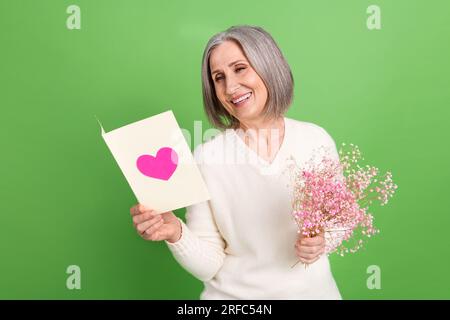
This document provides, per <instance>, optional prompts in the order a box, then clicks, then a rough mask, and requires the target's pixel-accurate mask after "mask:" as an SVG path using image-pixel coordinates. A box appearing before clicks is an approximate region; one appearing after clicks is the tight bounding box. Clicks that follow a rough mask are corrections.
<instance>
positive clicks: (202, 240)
mask: <svg viewBox="0 0 450 320" xmlns="http://www.w3.org/2000/svg"><path fill="white" fill-rule="evenodd" d="M194 154H195V156H196V160H197V159H198V156H199V150H198V149H197V150H196V152H195V153H194ZM199 167H200V171H202V166H201V165H200V166H199ZM179 220H180V223H181V237H180V239H179V240H178V241H177V242H174V243H171V242H168V241H165V242H166V244H167V246H168V248H169V249H170V251H171V252H172V254H173V256H174V258H175V260H177V261H178V263H179V264H180V265H181V266H182V267H183V268H184V269H186V270H187V271H188V272H189V273H191V274H192V275H193V276H195V277H196V278H198V279H200V280H201V281H209V280H211V279H212V278H213V277H214V275H215V274H216V273H217V271H219V269H220V268H221V267H222V264H223V261H224V258H225V252H224V249H225V241H224V239H223V237H222V235H221V234H220V232H219V230H218V227H217V225H216V221H215V219H214V214H213V212H212V208H211V203H210V201H209V200H208V201H204V202H201V203H197V204H194V205H191V206H188V207H187V208H186V223H184V222H183V221H182V220H181V219H179Z"/></svg>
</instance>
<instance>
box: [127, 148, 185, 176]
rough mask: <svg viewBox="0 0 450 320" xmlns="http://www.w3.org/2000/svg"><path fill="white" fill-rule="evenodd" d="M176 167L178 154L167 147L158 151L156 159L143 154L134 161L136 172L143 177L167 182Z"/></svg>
mask: <svg viewBox="0 0 450 320" xmlns="http://www.w3.org/2000/svg"><path fill="white" fill-rule="evenodd" d="M177 165H178V154H177V153H176V152H175V150H173V149H172V148H169V147H164V148H161V149H159V150H158V152H157V153H156V157H154V156H151V155H148V154H144V155H141V156H139V158H138V159H137V161H136V166H137V168H138V170H139V171H140V172H141V173H142V174H143V175H145V176H147V177H151V178H155V179H161V180H166V181H167V180H169V179H170V177H171V176H172V174H173V173H174V172H175V169H176V168H177Z"/></svg>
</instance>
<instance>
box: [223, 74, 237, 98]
mask: <svg viewBox="0 0 450 320" xmlns="http://www.w3.org/2000/svg"><path fill="white" fill-rule="evenodd" d="M239 87H240V85H239V83H238V82H237V81H236V79H235V78H234V77H228V78H227V81H226V94H227V95H228V96H230V97H231V96H232V95H233V94H234V93H235V92H236V90H237V89H238V88H239Z"/></svg>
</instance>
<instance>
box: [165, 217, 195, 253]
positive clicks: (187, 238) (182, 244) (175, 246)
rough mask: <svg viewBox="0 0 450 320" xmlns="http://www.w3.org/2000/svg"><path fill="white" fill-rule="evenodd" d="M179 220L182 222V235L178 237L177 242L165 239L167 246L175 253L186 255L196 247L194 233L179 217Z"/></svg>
mask: <svg viewBox="0 0 450 320" xmlns="http://www.w3.org/2000/svg"><path fill="white" fill-rule="evenodd" d="M178 220H179V221H180V223H181V237H180V239H178V241H177V242H173V243H172V242H169V241H167V240H165V242H166V244H167V246H168V247H169V249H170V250H171V251H172V253H173V254H174V255H177V256H179V257H184V256H186V255H188V252H189V251H190V250H192V248H193V247H194V239H195V237H194V235H193V234H192V232H191V230H189V228H188V227H187V226H186V224H185V223H184V222H183V220H181V219H180V218H178Z"/></svg>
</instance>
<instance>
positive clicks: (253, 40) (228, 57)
mask: <svg viewBox="0 0 450 320" xmlns="http://www.w3.org/2000/svg"><path fill="white" fill-rule="evenodd" d="M202 82H203V101H204V107H205V111H206V114H207V116H208V118H209V120H210V122H211V123H212V124H213V125H214V126H215V127H216V128H219V129H222V130H221V131H220V133H219V134H218V135H216V136H215V137H214V138H213V139H211V140H209V141H208V142H205V143H203V144H201V145H200V146H197V147H196V149H195V151H194V156H195V159H196V160H197V163H198V165H199V168H200V171H201V173H202V176H203V178H204V180H205V182H206V184H207V186H208V190H209V192H210V196H211V199H210V200H208V201H206V202H203V203H199V204H195V205H192V206H189V207H187V209H186V223H184V222H183V221H182V220H181V219H179V218H177V217H176V216H175V215H174V214H173V213H172V212H165V213H162V214H156V213H155V212H154V211H153V210H152V209H151V208H146V207H144V206H143V205H140V204H137V205H136V206H133V207H132V208H131V209H130V212H131V214H132V216H133V222H134V225H135V227H136V229H137V231H138V233H139V234H140V235H141V236H142V237H143V238H144V239H146V240H151V241H161V240H164V241H165V242H166V244H167V246H168V248H169V249H170V251H171V252H172V254H173V256H174V258H175V259H176V260H177V261H178V262H179V263H180V264H181V266H183V267H184V268H185V269H186V270H187V271H188V272H190V273H191V274H192V275H194V276H195V277H197V278H198V279H200V280H202V281H203V282H204V290H203V292H202V293H201V295H200V299H341V296H340V293H339V290H338V288H337V286H336V283H335V280H334V278H333V276H332V273H331V269H330V264H329V261H328V258H327V256H326V255H325V254H324V248H325V242H326V241H327V239H326V238H325V236H323V235H319V236H317V237H314V238H302V237H301V236H299V235H298V233H297V226H296V224H295V223H294V221H293V219H292V216H291V210H292V207H291V196H292V193H291V190H290V189H289V183H287V182H288V178H287V177H286V175H285V174H284V173H283V172H284V170H283V168H284V164H285V163H286V162H285V161H286V159H288V158H289V157H291V156H292V157H294V159H296V161H297V162H302V161H306V160H308V159H309V158H310V157H311V155H312V153H313V151H314V150H315V149H317V148H318V147H321V146H325V147H330V148H331V150H333V155H334V156H336V157H337V152H336V146H335V143H334V141H333V139H332V138H331V137H330V136H329V135H328V133H327V132H326V131H325V130H324V129H323V128H321V127H319V126H318V125H315V124H312V123H308V122H302V121H298V120H294V119H290V118H287V117H285V113H286V111H287V109H288V108H289V106H290V105H291V103H292V99H293V77H292V73H291V70H290V68H289V65H288V64H287V62H286V60H285V59H284V57H283V54H282V53H281V51H280V49H279V48H278V46H277V44H276V43H275V41H274V40H273V38H272V37H271V36H270V34H269V33H267V32H266V31H265V30H263V29H262V28H260V27H253V26H235V27H231V28H229V29H228V30H226V31H224V32H221V33H219V34H216V35H214V36H213V37H212V38H211V39H210V41H209V42H208V44H207V45H206V48H205V51H204V54H203V64H202ZM230 155H231V156H230ZM213 158H214V161H212V159H213ZM230 159H232V160H233V161H229V160H230ZM239 159H240V160H244V161H238V160H239ZM225 160H227V161H225ZM297 259H300V261H302V262H303V263H306V264H308V267H307V268H304V267H302V266H301V265H297V266H296V267H294V268H291V266H292V265H293V263H295V261H296V260H297Z"/></svg>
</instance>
